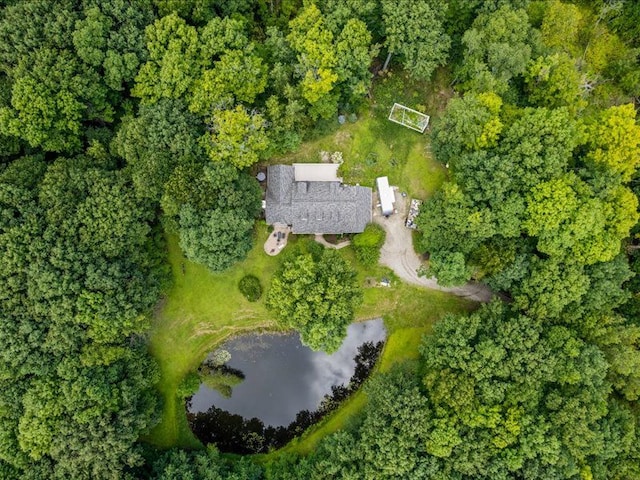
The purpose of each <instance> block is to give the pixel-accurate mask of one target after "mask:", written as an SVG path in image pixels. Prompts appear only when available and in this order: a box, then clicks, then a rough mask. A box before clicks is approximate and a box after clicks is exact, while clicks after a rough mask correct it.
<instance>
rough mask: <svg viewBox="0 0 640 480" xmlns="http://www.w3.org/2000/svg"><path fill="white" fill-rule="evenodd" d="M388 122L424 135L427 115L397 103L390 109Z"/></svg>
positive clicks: (427, 122) (427, 123)
mask: <svg viewBox="0 0 640 480" xmlns="http://www.w3.org/2000/svg"><path fill="white" fill-rule="evenodd" d="M389 120H391V121H392V122H395V123H398V124H400V125H403V126H405V127H407V128H410V129H412V130H416V131H418V132H420V133H424V131H425V130H426V128H427V126H428V125H429V115H425V114H424V113H420V112H418V111H417V110H413V109H412V108H409V107H405V106H404V105H400V104H399V103H394V104H393V107H391V113H389Z"/></svg>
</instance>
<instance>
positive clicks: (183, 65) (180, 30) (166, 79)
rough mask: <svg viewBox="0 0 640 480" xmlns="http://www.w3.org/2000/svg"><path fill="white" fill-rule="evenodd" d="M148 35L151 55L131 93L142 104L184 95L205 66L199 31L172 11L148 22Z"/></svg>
mask: <svg viewBox="0 0 640 480" xmlns="http://www.w3.org/2000/svg"><path fill="white" fill-rule="evenodd" d="M145 35H146V39H147V50H148V52H149V59H148V60H147V62H146V63H144V64H143V65H142V67H140V71H139V72H138V75H137V76H136V80H135V86H134V87H133V89H132V90H131V95H133V96H134V97H139V98H140V99H141V101H142V103H143V104H152V103H156V102H157V101H158V100H160V99H161V98H176V99H177V98H181V97H183V96H184V95H185V94H186V93H188V92H189V91H190V89H191V86H192V84H193V82H194V80H195V79H196V78H197V77H198V76H199V75H200V72H201V69H202V61H201V57H200V43H199V39H198V31H197V30H196V29H195V27H192V26H190V25H188V24H187V23H186V22H185V21H184V20H183V19H182V18H180V17H179V16H178V15H176V14H175V13H172V14H170V15H167V16H166V17H163V18H161V19H159V20H156V21H155V22H154V23H153V24H152V25H149V26H148V27H147V29H146V32H145Z"/></svg>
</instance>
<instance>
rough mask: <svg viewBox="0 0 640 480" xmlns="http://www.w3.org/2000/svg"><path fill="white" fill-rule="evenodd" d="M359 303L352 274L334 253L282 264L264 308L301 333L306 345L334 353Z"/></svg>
mask: <svg viewBox="0 0 640 480" xmlns="http://www.w3.org/2000/svg"><path fill="white" fill-rule="evenodd" d="M361 300H362V292H361V290H360V287H359V285H358V282H357V279H356V274H355V271H354V270H353V269H352V268H351V266H350V265H349V264H348V263H347V262H346V261H345V260H343V259H342V257H341V256H340V254H339V253H338V252H337V251H335V250H323V251H322V253H321V254H320V256H319V258H317V259H314V257H313V256H312V255H311V254H308V253H305V254H300V255H297V256H296V257H294V258H292V259H290V260H289V261H287V262H285V263H284V264H283V266H282V268H281V269H280V270H279V271H278V273H277V274H276V276H275V277H274V278H273V280H272V282H271V287H270V288H269V291H268V293H267V306H268V307H269V308H270V309H271V310H273V312H274V313H275V315H276V318H277V319H278V321H279V322H280V323H281V324H282V325H283V326H286V327H289V328H294V329H296V330H298V332H300V337H301V338H302V341H303V342H304V343H305V345H308V346H309V347H311V348H313V349H314V350H324V351H325V352H329V353H330V352H334V351H335V350H337V349H338V347H339V346H340V344H341V343H342V340H343V339H344V337H345V336H346V333H347V325H349V323H351V322H352V321H353V319H354V314H355V309H356V307H357V306H358V305H359V304H360V302H361Z"/></svg>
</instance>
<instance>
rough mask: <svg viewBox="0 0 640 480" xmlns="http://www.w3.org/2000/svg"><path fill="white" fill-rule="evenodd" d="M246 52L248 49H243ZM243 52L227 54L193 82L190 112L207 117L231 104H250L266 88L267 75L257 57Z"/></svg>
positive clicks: (233, 51) (248, 52) (230, 51)
mask: <svg viewBox="0 0 640 480" xmlns="http://www.w3.org/2000/svg"><path fill="white" fill-rule="evenodd" d="M247 50H250V49H247ZM247 50H245V51H244V52H243V51H240V50H229V51H227V52H226V53H225V54H224V55H222V56H221V57H220V60H218V61H216V62H214V68H213V69H210V70H205V71H204V73H203V74H202V78H200V79H198V80H196V82H195V84H194V87H193V97H192V100H191V102H190V104H189V109H190V110H191V111H192V112H195V113H198V114H200V115H203V116H208V115H211V114H212V113H213V112H214V111H215V110H216V109H220V108H224V107H226V106H230V105H233V103H234V102H235V101H237V102H244V103H248V104H251V103H253V101H254V99H255V97H256V96H257V95H259V94H260V93H262V92H263V91H264V89H265V87H266V85H267V72H266V69H265V66H264V65H263V63H262V60H261V59H260V57H258V56H256V55H255V54H253V53H251V52H250V51H247Z"/></svg>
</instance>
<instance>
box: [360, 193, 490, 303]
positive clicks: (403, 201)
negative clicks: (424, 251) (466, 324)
mask: <svg viewBox="0 0 640 480" xmlns="http://www.w3.org/2000/svg"><path fill="white" fill-rule="evenodd" d="M395 194H396V203H395V207H396V209H397V211H398V213H396V214H394V215H391V216H390V217H388V218H385V217H384V216H382V215H381V214H380V208H379V207H375V206H374V213H373V221H374V222H375V223H377V224H379V225H380V226H382V228H384V230H385V231H386V233H387V238H386V240H385V242H384V245H383V246H382V248H381V249H380V263H381V264H382V265H385V266H387V267H389V268H391V270H393V271H394V272H395V274H396V275H397V276H398V277H400V278H401V279H402V280H404V281H405V282H407V283H411V284H413V285H419V286H421V287H427V288H432V289H434V290H441V291H443V292H450V293H453V294H454V295H458V296H459V297H464V298H468V299H470V300H475V301H477V302H488V301H489V300H491V298H492V296H493V292H491V290H490V289H489V288H488V287H487V286H486V285H482V284H479V283H474V282H470V283H467V284H466V285H463V286H461V287H452V288H448V287H442V286H440V285H438V282H437V281H436V279H435V278H426V277H419V276H418V273H417V271H418V268H420V265H421V264H422V261H421V260H420V257H419V256H418V255H417V254H416V253H415V251H414V250H413V241H412V236H411V230H410V229H409V228H407V227H405V225H404V222H405V220H406V218H407V209H408V205H409V198H404V197H402V195H401V194H400V193H399V192H398V190H397V189H395Z"/></svg>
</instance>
